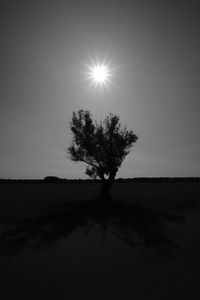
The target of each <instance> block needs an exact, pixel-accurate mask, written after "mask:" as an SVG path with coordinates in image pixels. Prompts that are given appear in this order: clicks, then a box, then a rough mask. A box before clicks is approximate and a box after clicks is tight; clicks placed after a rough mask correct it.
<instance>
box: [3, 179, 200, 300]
mask: <svg viewBox="0 0 200 300" xmlns="http://www.w3.org/2000/svg"><path fill="white" fill-rule="evenodd" d="M100 187H101V186H100V184H99V183H87V182H83V183H67V184H64V183H62V184H60V183H57V184H49V183H48V184H45V183H34V184H29V183H3V184H0V299H1V300H15V299H20V300H26V299H29V300H35V299H41V300H46V299H48V300H49V299H61V300H62V299H63V300H64V299H68V300H73V299H76V300H83V299H88V300H90V299H92V300H94V299H95V300H106V299H109V300H112V299H113V300H121V299H126V300H133V299H134V300H147V299H154V300H161V299H162V300H171V299H176V300H179V299H181V300H182V299H185V300H191V299H192V300H199V299H200V286H199V270H200V256H199V253H200V218H199V216H200V210H199V207H200V205H199V203H200V183H198V182H196V183H195V182H193V183H192V182H165V183H161V182H160V183H155V182H154V183H153V182H151V183H150V182H149V183H147V182H146V183H136V182H117V183H116V184H115V185H114V186H113V188H112V197H113V199H115V200H116V201H118V202H116V203H115V204H113V203H112V202H111V203H110V204H109V205H108V206H104V205H101V204H99V203H98V202H94V203H95V205H93V201H87V200H94V198H95V197H96V196H97V195H98V192H99V190H100ZM105 207H106V208H105Z"/></svg>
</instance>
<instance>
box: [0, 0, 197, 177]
mask: <svg viewBox="0 0 200 300" xmlns="http://www.w3.org/2000/svg"><path fill="white" fill-rule="evenodd" d="M198 2H199V1H184V0H182V1H171V2H170V1H162V0H157V1H154V0H151V1H149V0H146V1H142V0H138V1H134V0H132V1H125V0H124V1H116V0H113V1H111V0H106V1H95V0H91V1H88V0H85V1H75V0H73V1H59V0H55V1H52V0H50V1H47V0H34V1H30V0H29V1H27V0H26V1H21V0H18V1H16V0H10V1H7V0H2V1H1V6H0V23H1V24H0V39H1V48H0V85H1V88H0V145H1V147H0V178H43V177H45V176H47V175H55V176H59V177H65V178H87V176H86V175H85V174H84V170H85V165H84V164H83V163H74V162H72V161H70V160H69V159H68V158H67V154H66V148H67V146H68V145H69V143H70V141H71V134H70V131H69V121H70V119H71V116H72V112H73V111H77V110H78V109H81V108H82V109H89V110H90V111H91V112H92V114H93V116H94V117H95V118H97V119H98V120H100V119H103V118H104V117H105V116H106V115H107V114H108V113H109V112H112V113H115V114H118V115H119V116H120V120H121V122H122V124H126V125H127V127H128V128H129V129H133V131H134V132H135V133H136V134H137V135H138V136H139V140H138V141H137V143H136V144H135V146H134V148H133V150H132V152H131V153H130V154H129V155H128V156H127V157H126V159H125V161H124V163H123V165H122V167H121V169H120V170H119V172H118V177H137V176H200V134H199V128H200V99H199V95H200V84H199V78H200V17H199V8H198ZM97 57H98V58H99V60H100V61H101V60H104V59H106V60H107V61H108V62H109V64H110V66H111V67H112V68H113V69H116V70H115V72H114V73H113V78H112V81H113V85H109V86H107V88H106V89H104V90H103V91H101V90H100V89H94V88H89V82H88V81H86V80H84V78H85V76H84V72H86V64H88V63H89V62H90V61H95V59H96V58H97Z"/></svg>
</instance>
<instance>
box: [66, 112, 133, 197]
mask: <svg viewBox="0 0 200 300" xmlns="http://www.w3.org/2000/svg"><path fill="white" fill-rule="evenodd" d="M70 129H71V131H72V135H73V139H72V142H71V144H70V146H69V148H68V153H69V155H70V159H71V160H72V161H75V162H77V161H81V162H84V163H86V164H87V165H88V166H87V167H86V174H87V175H89V176H90V177H91V178H93V179H96V178H100V179H101V180H102V189H101V195H103V196H108V195H109V192H110V188H111V186H112V185H113V183H114V179H115V176H116V174H117V171H118V169H119V168H120V166H121V164H122V162H123V160H124V158H125V157H126V155H127V154H128V153H129V152H130V149H131V147H132V146H133V144H134V143H135V142H136V141H137V139H138V137H137V136H136V135H135V134H134V133H133V131H131V130H130V131H128V130H127V128H126V127H124V128H122V126H121V123H120V120H119V117H118V116H117V115H114V114H111V113H110V114H109V115H108V116H107V117H106V118H105V120H104V121H103V122H99V123H98V122H97V121H94V120H93V118H92V115H91V113H90V112H89V111H88V110H85V111H84V110H82V109H81V110H79V111H78V112H77V113H75V112H73V115H72V121H71V122H70Z"/></svg>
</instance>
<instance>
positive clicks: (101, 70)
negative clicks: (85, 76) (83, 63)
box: [90, 64, 109, 85]
mask: <svg viewBox="0 0 200 300" xmlns="http://www.w3.org/2000/svg"><path fill="white" fill-rule="evenodd" d="M90 71H91V72H90V76H91V79H92V80H93V81H94V83H96V84H99V85H102V84H105V83H106V82H107V81H108V80H109V69H108V66H106V65H104V64H102V65H100V64H99V65H95V66H92V67H91V68H90Z"/></svg>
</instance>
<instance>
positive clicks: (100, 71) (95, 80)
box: [85, 59, 113, 90]
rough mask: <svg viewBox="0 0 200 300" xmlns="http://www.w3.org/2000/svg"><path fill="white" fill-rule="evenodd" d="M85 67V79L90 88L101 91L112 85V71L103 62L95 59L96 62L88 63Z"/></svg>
mask: <svg viewBox="0 0 200 300" xmlns="http://www.w3.org/2000/svg"><path fill="white" fill-rule="evenodd" d="M85 65H86V68H87V69H86V71H85V79H86V80H87V81H89V87H90V88H92V87H93V88H95V89H96V88H98V87H100V88H101V90H103V89H104V88H108V85H109V84H111V83H112V80H111V79H112V76H113V70H112V69H111V68H110V65H109V64H108V63H106V61H105V60H103V61H102V62H101V61H100V60H99V59H97V60H96V62H94V61H90V63H89V64H85Z"/></svg>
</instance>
